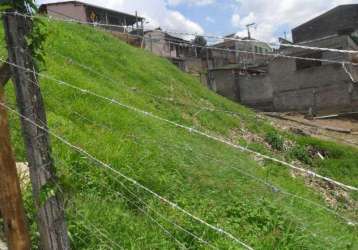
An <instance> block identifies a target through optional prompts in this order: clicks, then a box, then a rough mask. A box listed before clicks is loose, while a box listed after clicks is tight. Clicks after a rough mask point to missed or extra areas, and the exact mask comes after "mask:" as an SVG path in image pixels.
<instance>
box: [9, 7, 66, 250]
mask: <svg viewBox="0 0 358 250" xmlns="http://www.w3.org/2000/svg"><path fill="white" fill-rule="evenodd" d="M11 12H13V11H11V10H10V11H9V12H8V14H5V15H4V20H3V21H4V28H5V36H6V43H7V47H8V54H9V61H10V63H12V64H14V65H16V66H11V67H10V68H11V72H12V80H13V82H14V85H15V91H16V100H17V106H18V109H19V112H20V114H21V116H22V117H21V126H22V130H23V136H24V141H25V146H26V153H27V159H28V162H29V168H30V177H31V183H32V192H33V197H34V201H35V207H36V209H37V222H38V227H39V231H40V240H41V247H40V248H41V249H44V250H50V249H51V250H57V249H60V250H62V249H69V248H70V244H69V239H68V235H67V229H66V223H65V217H64V207H63V201H62V200H61V198H60V196H59V194H58V190H56V188H55V184H56V182H57V177H56V174H55V169H54V166H53V160H52V158H51V148H50V141H49V135H48V133H47V132H46V131H45V130H43V129H41V128H39V127H37V126H35V125H34V124H33V123H35V124H39V125H41V126H42V127H44V128H47V120H46V113H45V109H44V105H43V99H42V95H41V91H40V87H39V83H38V81H37V77H36V73H35V67H34V64H33V58H32V57H31V51H30V50H29V48H28V45H27V42H26V35H27V34H29V32H30V31H31V25H32V21H31V20H30V19H29V18H25V17H23V16H21V15H16V14H10V13H11ZM20 67H21V68H20ZM23 68H25V69H29V70H32V71H33V72H30V71H28V70H24V69H23ZM29 120H31V121H32V122H33V123H31V122H29Z"/></svg>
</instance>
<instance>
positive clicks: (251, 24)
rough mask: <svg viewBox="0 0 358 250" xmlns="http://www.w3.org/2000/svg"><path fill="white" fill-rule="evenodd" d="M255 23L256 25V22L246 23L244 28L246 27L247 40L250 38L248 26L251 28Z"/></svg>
mask: <svg viewBox="0 0 358 250" xmlns="http://www.w3.org/2000/svg"><path fill="white" fill-rule="evenodd" d="M255 25H256V23H250V24H247V25H246V28H247V37H248V38H249V40H250V39H251V32H250V28H251V27H252V26H255Z"/></svg>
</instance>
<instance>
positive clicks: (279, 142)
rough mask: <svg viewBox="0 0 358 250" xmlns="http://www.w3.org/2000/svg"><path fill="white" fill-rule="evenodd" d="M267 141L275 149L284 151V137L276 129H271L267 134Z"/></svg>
mask: <svg viewBox="0 0 358 250" xmlns="http://www.w3.org/2000/svg"><path fill="white" fill-rule="evenodd" d="M265 140H266V142H267V143H268V144H270V145H271V147H272V148H273V149H275V150H278V151H282V150H283V149H284V142H285V141H284V139H283V138H282V136H281V135H279V134H278V133H277V132H275V131H270V132H268V133H267V134H266V138H265Z"/></svg>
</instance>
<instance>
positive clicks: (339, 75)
mask: <svg viewBox="0 0 358 250" xmlns="http://www.w3.org/2000/svg"><path fill="white" fill-rule="evenodd" d="M357 30H358V4H352V5H341V6H338V7H336V8H334V9H332V10H330V11H328V12H327V13H324V14H322V15H320V16H319V17H316V18H314V19H312V20H310V21H308V22H306V23H304V24H302V25H300V26H298V27H297V28H294V29H293V30H292V37H293V44H297V45H304V46H310V47H321V48H332V49H341V50H357V53H358V44H357V41H358V39H357V38H358V37H357ZM280 53H282V54H285V55H288V56H296V57H302V58H314V59H322V60H334V61H338V62H342V61H346V62H358V61H357V59H356V55H352V54H347V53H339V52H331V51H320V50H307V49H302V48H292V47H285V46H284V45H283V46H282V47H281V49H280ZM347 72H348V73H347ZM269 78H270V79H269V81H270V82H271V83H272V88H273V107H274V110H275V111H308V110H312V111H313V112H314V113H332V112H344V111H356V110H358V86H357V84H356V83H355V81H357V80H358V68H357V66H352V65H349V64H347V65H343V64H341V63H331V62H325V61H323V62H322V61H313V60H304V59H288V58H276V59H274V60H273V61H272V62H271V63H270V65H269Z"/></svg>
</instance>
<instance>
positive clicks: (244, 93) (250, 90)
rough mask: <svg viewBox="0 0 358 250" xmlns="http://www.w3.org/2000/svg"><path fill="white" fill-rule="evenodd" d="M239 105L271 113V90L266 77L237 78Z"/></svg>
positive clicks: (268, 79)
mask: <svg viewBox="0 0 358 250" xmlns="http://www.w3.org/2000/svg"><path fill="white" fill-rule="evenodd" d="M239 89H240V103H242V104H244V105H247V106H249V107H252V108H256V109H260V110H264V111H272V110H273V88H272V84H271V81H270V78H269V77H268V76H267V75H255V76H252V75H243V76H239Z"/></svg>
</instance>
